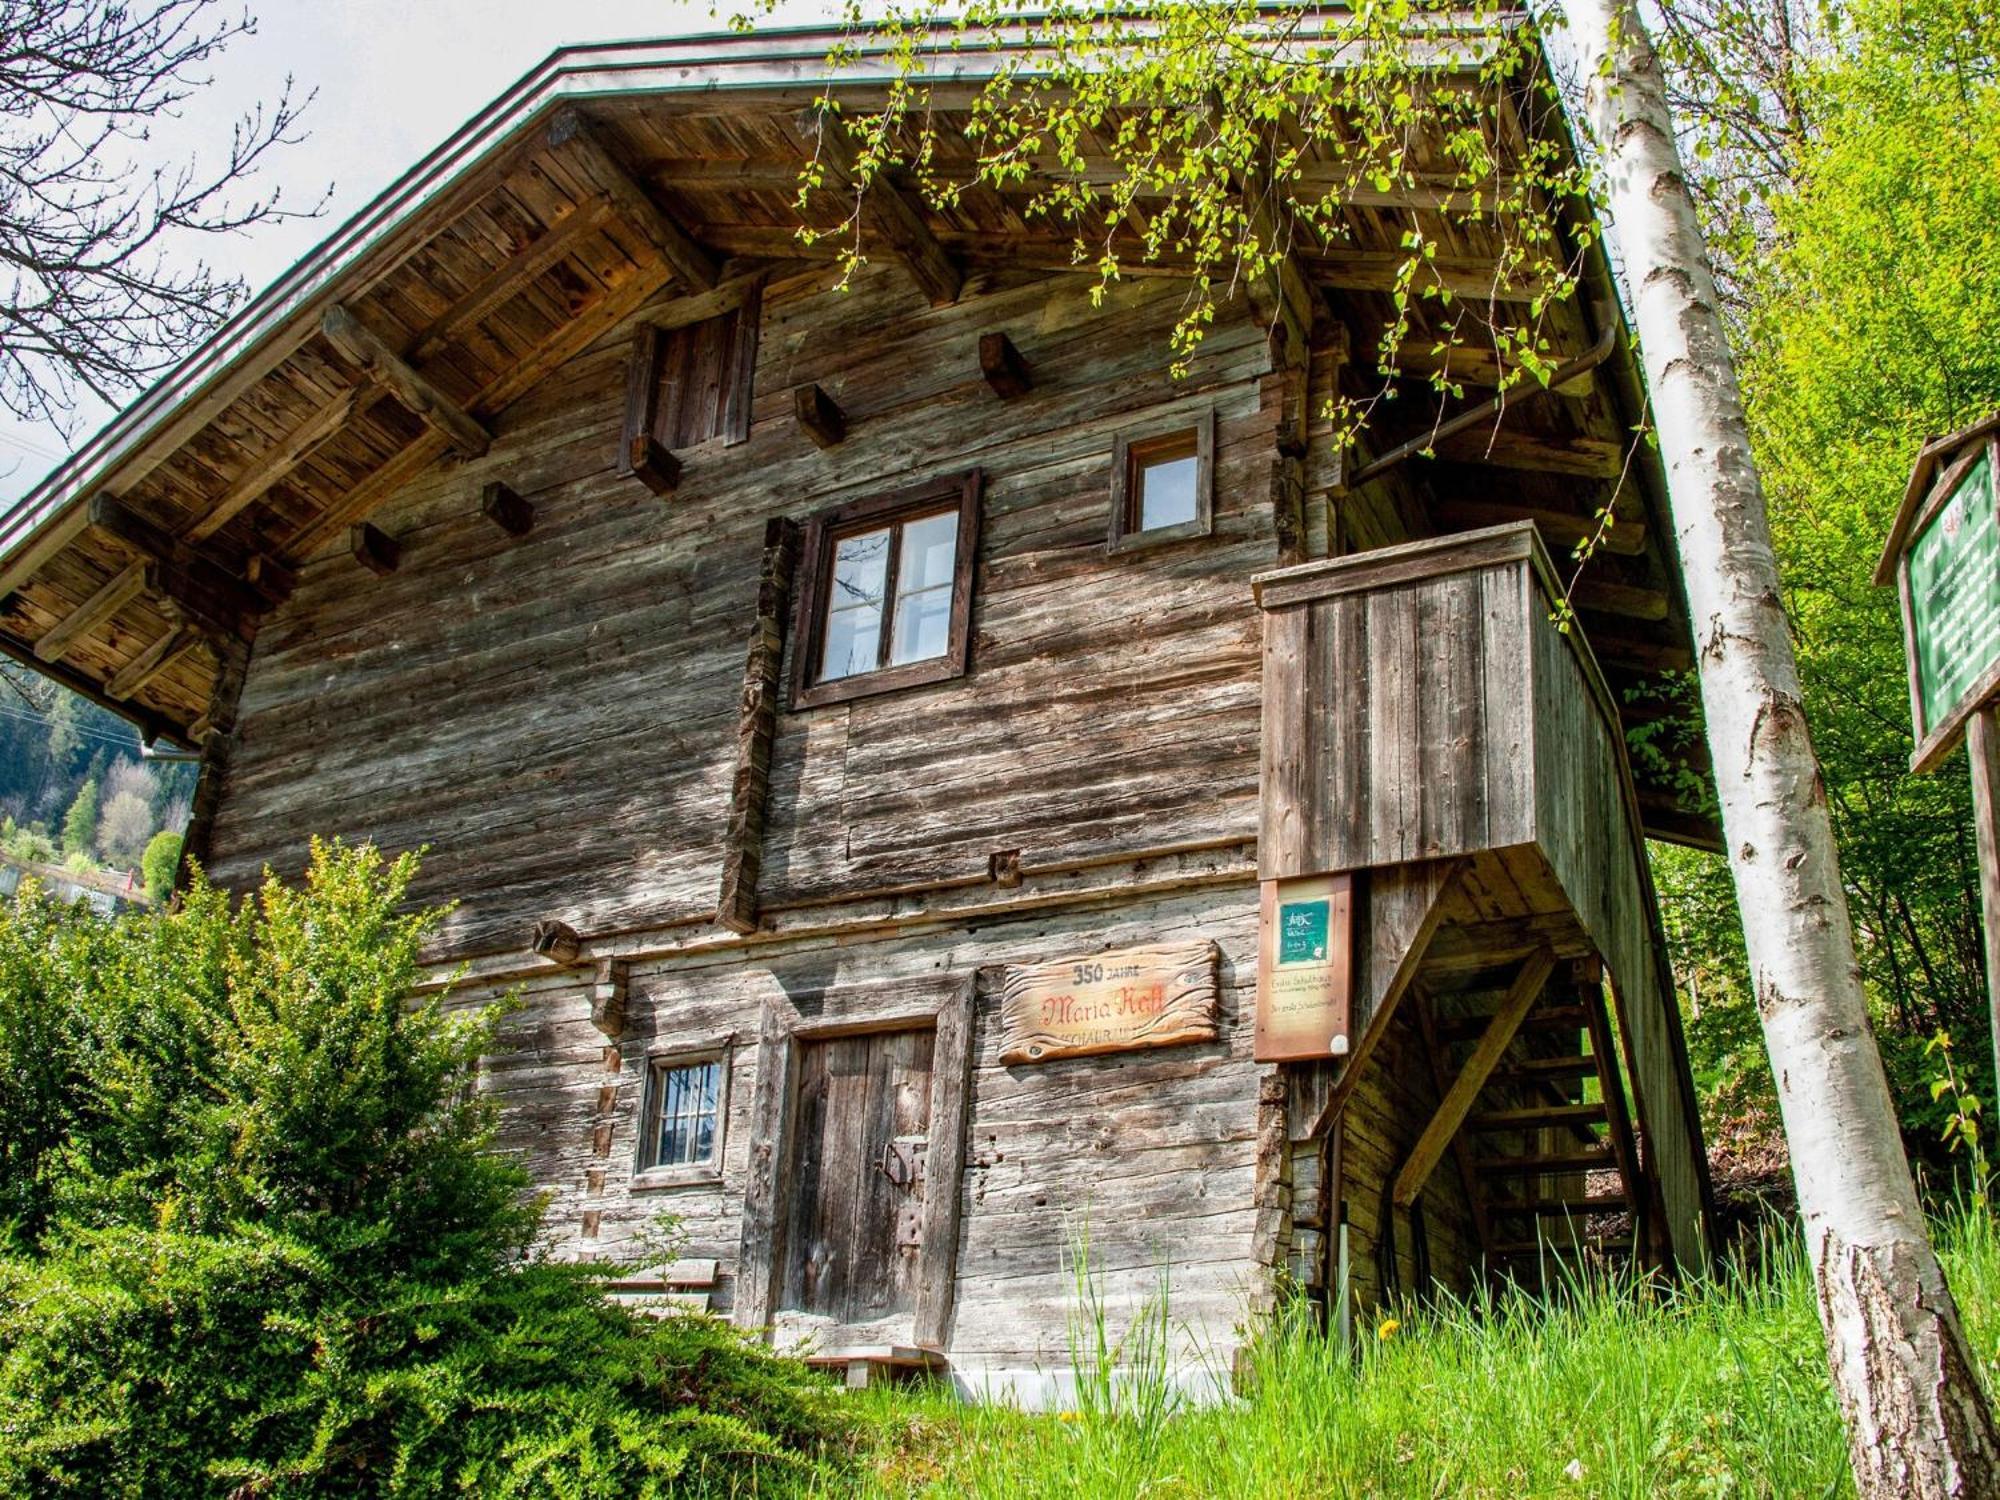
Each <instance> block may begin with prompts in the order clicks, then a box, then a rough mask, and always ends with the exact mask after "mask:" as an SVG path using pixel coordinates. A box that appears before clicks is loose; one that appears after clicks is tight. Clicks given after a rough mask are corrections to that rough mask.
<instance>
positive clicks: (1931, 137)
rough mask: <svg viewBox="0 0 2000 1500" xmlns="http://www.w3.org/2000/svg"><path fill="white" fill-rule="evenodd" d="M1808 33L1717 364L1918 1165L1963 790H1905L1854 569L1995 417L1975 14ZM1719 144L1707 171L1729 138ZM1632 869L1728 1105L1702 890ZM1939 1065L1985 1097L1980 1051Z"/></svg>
mask: <svg viewBox="0 0 2000 1500" xmlns="http://www.w3.org/2000/svg"><path fill="white" fill-rule="evenodd" d="M1770 3H1771V4H1778V3H1779V0H1770ZM1764 8H1765V9H1768V8H1769V6H1768V5H1767V6H1765V7H1764ZM1721 9H1722V10H1724V11H1726V12H1731V13H1733V14H1735V15H1736V16H1737V17H1738V18H1739V19H1740V18H1743V17H1752V16H1753V12H1754V11H1755V10H1756V8H1755V7H1749V6H1745V5H1737V6H1724V7H1721ZM1753 21H1754V18H1753ZM1753 21H1746V22H1744V23H1743V24H1744V25H1749V24H1753ZM1822 22H1823V24H1824V25H1826V26H1827V27H1828V28H1830V31H1831V34H1832V35H1834V36H1837V37H1838V39H1839V44H1838V45H1837V46H1827V47H1824V48H1815V49H1813V55H1812V56H1810V57H1808V58H1806V59H1805V60H1804V61H1800V60H1799V59H1796V58H1795V59H1793V60H1792V61H1791V62H1790V63H1789V64H1788V65H1787V66H1788V68H1789V69H1790V72H1789V74H1788V76H1789V78H1790V79H1791V83H1790V85H1789V87H1790V88H1791V89H1792V91H1793V92H1792V96H1791V100H1790V103H1789V105H1788V109H1789V111H1790V114H1789V116H1788V117H1789V118H1793V119H1795V120H1796V126H1795V127H1793V128H1788V129H1787V131H1786V132H1785V133H1784V137H1783V140H1782V143H1781V144H1782V150H1777V147H1775V146H1774V147H1773V148H1772V149H1773V150H1774V151H1776V152H1777V154H1776V155H1775V156H1767V157H1766V158H1765V159H1766V160H1767V161H1776V162H1777V163H1779V164H1780V165H1782V166H1783V167H1784V169H1785V170H1786V171H1787V172H1788V173H1789V190H1785V188H1786V184H1782V183H1781V184H1778V185H1777V187H1776V188H1774V189H1773V190H1772V191H1770V192H1769V193H1768V194H1766V195H1765V196H1764V197H1763V198H1762V199H1760V202H1762V203H1763V205H1764V211H1765V221H1764V222H1763V223H1762V224H1761V227H1759V229H1758V233H1759V234H1760V235H1763V236H1765V238H1764V239H1762V240H1761V241H1754V242H1753V240H1744V241H1743V243H1742V245H1740V246H1739V249H1745V250H1749V251H1752V252H1754V253H1749V254H1746V255H1745V256H1744V259H1745V261H1746V266H1745V272H1744V275H1743V277H1742V279H1741V283H1740V285H1741V290H1742V292H1743V294H1744V296H1745V298H1746V301H1745V305H1744V307H1743V309H1742V322H1741V328H1740V355H1741V365H1742V370H1743V375H1744V381H1745V388H1746V394H1747V396H1748V400H1749V410H1750V418H1751V423H1752V428H1753V434H1754V437H1755V441H1756V445H1757V452H1758V460H1759V464H1760V467H1761V469H1762V474H1763V478H1764V483H1765V486H1766V490H1767V492H1768V494H1769V496H1770V499H1771V511H1772V525H1773V533H1774V541H1775V543H1776V546H1777V548H1778V558H1779V565H1780V572H1781V575H1782V576H1783V578H1784V580H1785V585H1786V599H1785V602H1786V608H1787V612H1788V615H1789V617H1790V619H1791V622H1792V626H1793V631H1794V640H1795V644H1796V648H1797V653H1798V659H1799V669H1800V674H1801V677H1802V680H1803V683H1804V687H1805V701H1806V708H1807V713H1808V716H1809V719H1810V721H1811V725H1812V731H1813V737H1814V742H1815V746H1816V748H1817V750H1818V752H1819V758H1820V763H1821V768H1822V772H1823V775H1824V778H1825V785H1826V791H1827V800H1828V804H1829V809H1830V811H1831V814H1832V817H1833V823H1834V830H1835V834H1836V836H1837V838H1838V840H1839V844H1840V854H1841V869H1842V875H1843V878H1844V880H1845V882H1846V884H1847V887H1848V893H1849V902H1850V905H1851V907H1852V910H1853V914H1854V920H1855V925H1856V929H1857V931H1856V936H1857V940H1858V949H1859V958H1860V961H1861V964H1862V970H1863V974H1864V977H1865V979H1866V981H1867V984H1868V988H1869V993H1870V995H1871V998H1872V1001H1873V1003H1874V1007H1875V1014H1876V1022H1877V1028H1878V1033H1879V1036H1880V1040H1881V1042H1882V1050H1883V1057H1884V1062H1885V1064H1886V1066H1887V1068H1888V1071H1889V1075H1890V1080H1891V1084H1892V1086H1893V1087H1894V1089H1895V1092H1896V1095H1897V1100H1898V1107H1899V1111H1900V1113H1901V1115H1902V1118H1903V1121H1904V1125H1905V1129H1906V1134H1907V1136H1908V1138H1909V1139H1910V1141H1911V1143H1912V1145H1913V1146H1914V1147H1916V1148H1917V1149H1919V1150H1923V1151H1926V1152H1930V1153H1935V1152H1936V1151H1937V1146H1938V1142H1939V1141H1940V1139H1941V1134H1942V1131H1943V1130H1944V1128H1945V1127H1946V1125H1947V1123H1948V1118H1949V1111H1948V1110H1947V1108H1946V1107H1945V1105H1944V1103H1943V1101H1942V1100H1937V1099H1933V1098H1932V1096H1931V1093H1930V1082H1931V1075H1932V1067H1931V1064H1930V1060H1929V1059H1928V1058H1927V1056H1926V1051H1925V1049H1926V1045H1927V1042H1928V1040H1929V1039H1930V1038H1931V1037H1932V1036H1934V1035H1936V1034H1937V1033H1938V1032H1940V1031H1946V1032H1950V1033H1952V1034H1954V1035H1957V1036H1962V1037H1974V1036H1977V1037H1981V1038H1984V1037H1985V1036H1986V1034H1987V1026H1986V1018H1985V1017H1986V992H1985V979H1984V973H1983V960H1982V952H1981V946H1980V926H1979V922H1980V916H1979V907H1978V885H1977V874H1976V872H1977V858H1976V854H1975V851H1974V848H1973V843H1972V832H1971V829H1972V813H1971V798H1970V792H1969V788H1968V785H1967V776H1966V771H1965V767H1964V763H1963V761H1962V760H1960V759H1957V758H1954V759H1953V760H1952V761H1951V762H1949V763H1947V764H1946V765H1945V766H1944V767H1942V768H1941V769H1940V770H1939V771H1937V772H1936V773H1934V774H1932V775H1929V776H1925V777H1912V776H1910V775H1909V774H1908V769H1907V768H1908V761H1909V754H1910V749H1911V734H1910V715H1909V703H1908V695H1907V687H1906V677H1905V673H1904V663H1903V645H1902V637H1901V630H1900V624H1899V620H1898V614H1897V603H1896V599H1895V597H1894V594H1893V591H1891V590H1887V589H1878V588H1876V587H1875V586H1874V585H1873V583H1872V581H1871V576H1870V575H1871V574H1872V572H1873V570H1874V565H1875V559H1876V556H1877V554H1878V552H1879V550H1880V548H1881V546H1882V543H1883V539H1884V538H1885V537H1886V535H1887V533H1888V529H1889V522H1890V519H1891V516H1892V515H1893V513H1894V510H1895V507H1896V504H1897V502H1898V501H1899V500H1900V498H1901V496H1902V491H1903V485H1904V482H1905V480H1906V478H1907V476H1908V472H1909V468H1910V465H1911V464H1912V463H1913V462H1914V460H1915V456H1916V452H1917V449H1918V448H1919V447H1920V446H1921V444H1922V443H1923V442H1924V440H1925V439H1926V438H1928V437H1929V436H1931V435H1932V434H1935V433H1939V432H1944V431H1949V430H1951V429H1953V428H1955V427H1958V426H1962V425H1964V424H1965V423H1967V422H1969V421H1971V420H1973V419H1975V418H1977V417H1979V416H1982V415H1984V414H1986V413H1987V412H1989V411H1991V410H1992V409H1993V408H1994V407H1996V406H2000V82H1996V78H2000V22H1996V21H1995V20H1994V18H1993V16H1992V14H1991V12H1990V10H1989V9H1988V8H1987V7H1985V6H1984V5H1982V4H1980V3H1978V0H1913V3H1903V0H1896V3H1891V0H1857V3H1855V4H1854V5H1853V6H1852V7H1851V8H1849V9H1846V10H1842V9H1832V10H1829V11H1827V12H1825V13H1823V17H1822ZM1779 39H1781V38H1777V37H1774V36H1761V37H1760V36H1752V35H1743V36H1740V37H1739V39H1738V42H1737V43H1736V45H1737V46H1738V47H1749V48H1756V47H1767V48H1768V47H1771V46H1775V45H1777V41H1778V40H1779ZM1726 123H1727V122H1726V121H1723V122H1721V125H1726ZM1711 125H1712V126H1713V127H1714V128H1717V129H1720V128H1721V125H1717V124H1715V122H1711ZM1722 138H1724V139H1728V138H1729V137H1728V135H1727V132H1726V131H1724V132H1723V137H1722ZM1734 139H1735V141H1736V144H1735V146H1734V147H1730V148H1727V149H1719V150H1718V156H1719V157H1726V156H1728V155H1729V154H1730V151H1731V150H1733V151H1735V152H1736V153H1737V154H1739V155H1740V154H1742V153H1743V152H1745V151H1751V148H1752V146H1753V145H1754V142H1748V143H1746V140H1745V138H1744V137H1743V136H1742V135H1741V134H1740V133H1739V135H1738V136H1736V137H1735V138H1734ZM1772 139H1773V140H1775V139H1776V137H1773V138H1772ZM1767 144H1768V142H1767ZM1752 154H1754V152H1753V153H1752ZM1711 196H1713V195H1711ZM1656 867H1657V869H1658V871H1659V873H1660V876H1661V881H1660V883H1661V889H1662V893H1663V895H1664V896H1665V898H1666V900H1667V905H1668V928H1669V932H1670V934H1671V935H1672V937H1673V940H1674V946H1675V957H1676V968H1677V970H1679V972H1680V973H1681V975H1682V979H1683V988H1684V992H1686V991H1687V990H1688V986H1689V982H1690V980H1691V979H1696V978H1697V977H1699V978H1700V979H1701V980H1702V982H1700V983H1699V986H1698V988H1699V991H1700V999H1699V1000H1698V1001H1696V1002H1694V1003H1693V1004H1691V1006H1690V1009H1691V1011H1692V1012H1693V1014H1692V1016H1691V1020H1690V1026H1689V1031H1690V1037H1689V1040H1690V1048H1691V1051H1692V1052H1693V1054H1694V1056H1695V1058H1696V1061H1697V1065H1698V1066H1705V1067H1706V1069H1707V1071H1708V1074H1709V1077H1710V1078H1711V1079H1713V1080H1716V1081H1718V1082H1722V1083H1724V1084H1725V1085H1726V1086H1727V1087H1729V1088H1731V1089H1733V1090H1735V1092H1736V1095H1737V1101H1738V1103H1741V1102H1743V1101H1745V1100H1751V1099H1754V1097H1755V1096H1756V1095H1757V1094H1759V1093H1760V1091H1761V1087H1762V1086H1765V1085H1766V1084H1767V1080H1768V1068H1767V1065H1766V1064H1765V1063H1764V1061H1763V1058H1762V1055H1761V1051H1762V1049H1761V1046H1759V1045H1758V1041H1757V1038H1758V1030H1757V1016H1756V1010H1755V1004H1754V1001H1753V999H1752V997H1751V996H1750V994H1749V991H1748V987H1747V976H1746V975H1745V974H1744V972H1743V969H1742V964H1741V942H1740V936H1739V934H1738V931H1737V925H1736V921H1735V914H1734V910H1733V906H1732V905H1731V903H1730V901H1729V898H1728V891H1727V886H1726V883H1724V882H1722V881H1721V880H1720V879H1719V876H1718V872H1717V871H1715V870H1709V869H1705V868H1704V862H1703V860H1702V859H1701V858H1700V857H1699V856H1690V855H1683V854H1680V853H1674V854H1670V855H1666V856H1664V857H1663V858H1661V859H1659V860H1657V861H1656ZM1957 1066H1958V1069H1959V1073H1960V1076H1961V1078H1962V1080H1963V1082H1964V1086H1965V1088H1966V1090H1967V1091H1968V1092H1970V1093H1975V1094H1978V1095H1980V1096H1982V1097H1988V1098H1990V1097H1992V1062H1991V1059H1990V1057H1989V1056H1988V1049H1987V1048H1986V1047H1985V1046H1983V1045H1982V1046H1979V1047H1977V1048H1971V1049H1968V1050H1966V1051H1964V1052H1963V1053H1961V1054H1960V1055H1959V1057H1958V1059H1957Z"/></svg>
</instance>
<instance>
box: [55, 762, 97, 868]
mask: <svg viewBox="0 0 2000 1500" xmlns="http://www.w3.org/2000/svg"><path fill="white" fill-rule="evenodd" d="M96 837H97V778H96V777H94V776H93V777H92V778H91V779H90V780H88V781H86V782H85V783H84V784H83V785H82V786H80V787H78V788H77V790H76V800H75V801H73V802H71V803H70V805H69V811H68V812H66V813H64V814H63V833H62V847H63V853H64V854H88V853H89V852H90V845H91V841H92V840H93V839H95V838H96Z"/></svg>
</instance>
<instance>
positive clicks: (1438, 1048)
mask: <svg viewBox="0 0 2000 1500" xmlns="http://www.w3.org/2000/svg"><path fill="white" fill-rule="evenodd" d="M1410 999H1411V1003H1412V1004H1413V1005H1414V1006H1415V1008H1416V1018H1417V1032H1418V1035H1419V1036H1421V1037H1422V1038H1423V1043H1424V1063H1425V1066H1426V1067H1427V1068H1428V1069H1429V1072H1430V1077H1431V1088H1432V1089H1433V1090H1434V1091H1435V1092H1436V1094H1437V1097H1438V1099H1439V1101H1440V1102H1442V1101H1443V1100H1444V1099H1446V1098H1447V1097H1448V1096H1449V1094H1450V1089H1451V1085H1450V1084H1448V1083H1447V1082H1446V1081H1445V1053H1444V1047H1443V1045H1442V1044H1441V1043H1440V1042H1439V1040H1438V1034H1437V1022H1436V1019H1435V1017H1434V1016H1433V1015H1432V1014H1431V1004H1430V1000H1429V997H1428V996H1426V995H1424V994H1422V993H1421V992H1419V993H1417V994H1414V995H1412V996H1411V997H1410ZM1451 1155H1452V1161H1453V1164H1454V1165H1455V1166H1456V1167H1457V1169H1458V1183H1459V1187H1460V1188H1461V1189H1462V1190H1463V1191H1464V1193H1465V1202H1466V1207H1467V1209H1468V1210H1469V1211H1470V1212H1471V1215H1472V1232H1473V1235H1474V1237H1475V1238H1477V1239H1478V1241H1479V1249H1480V1252H1481V1253H1482V1254H1484V1255H1486V1256H1489V1257H1490V1256H1491V1255H1492V1254H1493V1220H1492V1215H1491V1212H1490V1211H1489V1208H1488V1205H1487V1202H1486V1193H1485V1191H1484V1189H1483V1188H1482V1187H1481V1186H1480V1182H1479V1174H1478V1173H1477V1172H1475V1171H1474V1170H1473V1167H1472V1142H1471V1141H1469V1140H1467V1139H1466V1137H1465V1134H1464V1132H1463V1131H1454V1132H1453V1133H1452V1137H1451Z"/></svg>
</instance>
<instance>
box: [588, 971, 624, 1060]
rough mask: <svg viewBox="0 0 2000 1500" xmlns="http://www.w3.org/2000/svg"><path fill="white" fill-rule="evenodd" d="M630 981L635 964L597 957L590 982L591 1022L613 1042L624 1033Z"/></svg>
mask: <svg viewBox="0 0 2000 1500" xmlns="http://www.w3.org/2000/svg"><path fill="white" fill-rule="evenodd" d="M631 981H632V966H631V965H630V964H628V963H626V962H625V961H624V960H622V959H616V958H606V959H600V960H599V961H598V964H597V973H596V976H595V978H593V979H592V981H591V985H590V1024H591V1025H593V1026H595V1027H596V1028H597V1029H598V1030H599V1031H600V1032H602V1033H603V1034H604V1036H605V1037H606V1038H607V1039H609V1040H611V1041H614V1042H615V1041H617V1040H618V1039H619V1038H620V1037H622V1036H623V1035H624V1034H625V999H626V995H627V994H628V992H629V990H630V987H631Z"/></svg>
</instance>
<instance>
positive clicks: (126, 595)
mask: <svg viewBox="0 0 2000 1500" xmlns="http://www.w3.org/2000/svg"><path fill="white" fill-rule="evenodd" d="M149 566H150V565H149V564H147V563H145V562H135V563H133V564H132V565H131V566H130V567H128V568H126V569H125V570H124V571H123V572H121V573H119V574H118V575H116V576H115V577H113V578H112V579H111V580H110V581H109V582H107V583H105V584H104V585H103V586H102V587H101V588H99V589H98V590H97V592H96V593H94V594H92V595H91V596H90V597H89V598H88V599H86V600H84V601H83V603H81V604H79V605H78V606H77V607H76V608H75V609H73V610H71V611H70V612H69V613H68V614H66V615H64V616H63V617H62V619H60V620H58V621H57V622H56V623H55V624H54V625H53V626H51V627H50V628H49V629H48V630H47V631H45V632H44V633H43V634H42V636H41V638H40V639H39V640H37V641H36V642H35V655H36V657H37V658H38V659H40V660H42V661H61V660H62V659H63V657H64V656H65V655H66V654H67V653H68V651H69V648H70V647H72V646H74V645H75V644H76V643H77V642H78V641H79V640H81V639H82V638H83V637H84V636H86V635H88V634H90V632H91V631H93V630H95V629H97V627H98V626H100V625H102V624H103V623H104V622H105V621H106V620H109V619H110V618H111V617H112V616H113V615H115V614H117V613H118V611H119V610H121V609H123V608H124V607H125V606H126V605H128V604H130V603H131V602H132V601H133V600H134V599H136V598H138V597H139V595H141V594H143V593H144V592H145V591H146V589H147V587H148V585H149V582H150V579H149V577H148V572H149Z"/></svg>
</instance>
